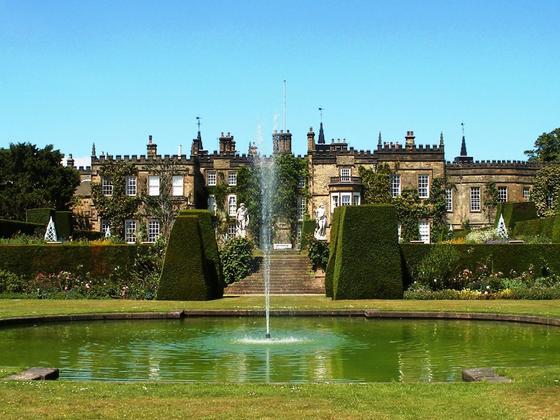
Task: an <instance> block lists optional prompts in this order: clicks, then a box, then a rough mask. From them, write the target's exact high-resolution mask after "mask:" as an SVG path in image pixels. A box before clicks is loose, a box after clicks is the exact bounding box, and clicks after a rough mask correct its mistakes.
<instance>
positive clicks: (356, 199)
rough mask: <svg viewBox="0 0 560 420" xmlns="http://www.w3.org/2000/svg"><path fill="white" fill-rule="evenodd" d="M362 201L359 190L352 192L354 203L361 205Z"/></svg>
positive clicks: (354, 204)
mask: <svg viewBox="0 0 560 420" xmlns="http://www.w3.org/2000/svg"><path fill="white" fill-rule="evenodd" d="M361 202H362V196H361V194H360V193H359V192H355V193H352V205H353V206H359V205H360V204H361Z"/></svg>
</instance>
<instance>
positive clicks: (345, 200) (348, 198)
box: [340, 193, 352, 206]
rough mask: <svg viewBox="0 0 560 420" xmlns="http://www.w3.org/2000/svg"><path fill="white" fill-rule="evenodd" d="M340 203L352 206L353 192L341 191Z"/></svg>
mask: <svg viewBox="0 0 560 420" xmlns="http://www.w3.org/2000/svg"><path fill="white" fill-rule="evenodd" d="M340 205H341V206H351V205H352V193H340Z"/></svg>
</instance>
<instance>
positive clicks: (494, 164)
mask: <svg viewBox="0 0 560 420" xmlns="http://www.w3.org/2000/svg"><path fill="white" fill-rule="evenodd" d="M540 166H541V164H540V163H535V162H529V161H526V160H475V161H471V162H449V161H448V162H446V167H447V168H450V169H453V168H522V169H524V168H534V169H538V168H539V167H540Z"/></svg>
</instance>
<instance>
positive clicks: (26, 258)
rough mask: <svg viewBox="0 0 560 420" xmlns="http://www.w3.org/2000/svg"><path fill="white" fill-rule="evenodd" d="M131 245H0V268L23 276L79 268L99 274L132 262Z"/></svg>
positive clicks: (132, 247)
mask: <svg viewBox="0 0 560 420" xmlns="http://www.w3.org/2000/svg"><path fill="white" fill-rule="evenodd" d="M137 251H138V250H137V246H135V245H81V244H80V245H61V244H46V245H0V269H1V270H6V271H10V272H12V273H14V274H18V275H20V276H23V277H26V278H32V277H34V276H35V275H36V274H37V273H59V272H61V271H68V272H75V271H77V270H83V271H85V272H90V273H91V274H92V276H94V277H103V276H106V275H108V274H109V273H111V271H113V270H114V269H115V267H117V266H120V267H127V266H132V265H133V264H134V260H135V258H136V254H137Z"/></svg>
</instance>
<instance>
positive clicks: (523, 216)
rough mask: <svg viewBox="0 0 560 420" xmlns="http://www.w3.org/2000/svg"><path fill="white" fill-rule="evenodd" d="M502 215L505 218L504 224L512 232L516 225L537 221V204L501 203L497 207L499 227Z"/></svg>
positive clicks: (496, 223)
mask: <svg viewBox="0 0 560 420" xmlns="http://www.w3.org/2000/svg"><path fill="white" fill-rule="evenodd" d="M500 215H503V216H504V222H505V224H506V226H507V228H508V230H509V231H510V232H511V230H512V229H513V227H514V226H515V224H516V223H518V222H522V221H525V220H531V219H536V218H537V208H536V207H535V203H533V202H529V201H528V202H521V203H513V202H507V203H499V204H498V206H497V207H496V221H495V226H497V225H498V221H499V220H500Z"/></svg>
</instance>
